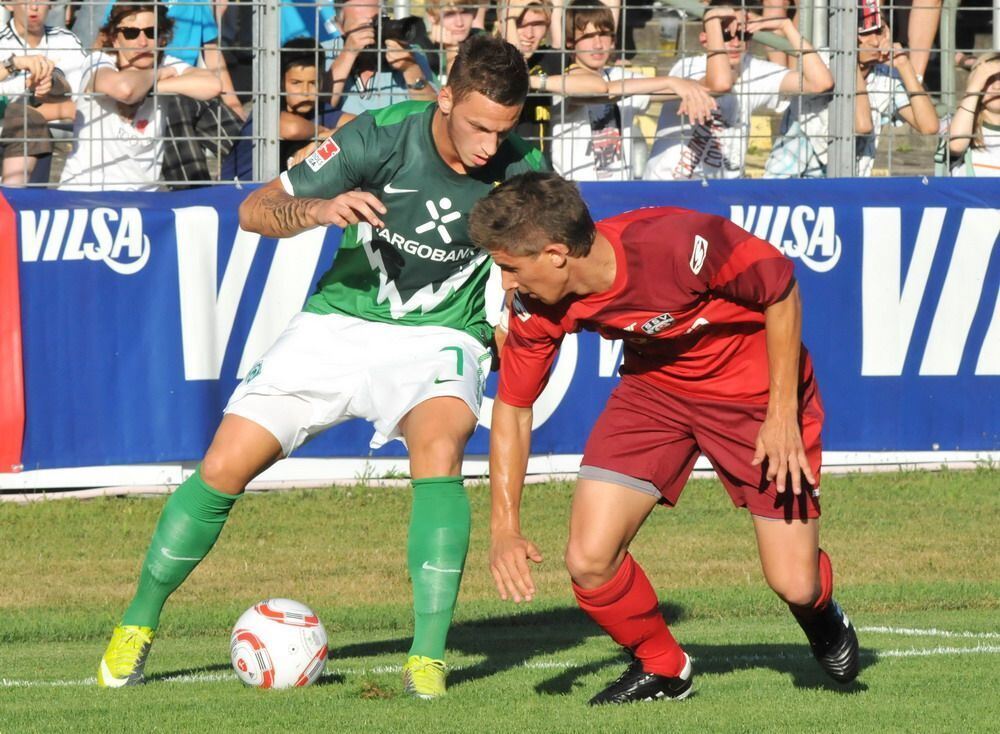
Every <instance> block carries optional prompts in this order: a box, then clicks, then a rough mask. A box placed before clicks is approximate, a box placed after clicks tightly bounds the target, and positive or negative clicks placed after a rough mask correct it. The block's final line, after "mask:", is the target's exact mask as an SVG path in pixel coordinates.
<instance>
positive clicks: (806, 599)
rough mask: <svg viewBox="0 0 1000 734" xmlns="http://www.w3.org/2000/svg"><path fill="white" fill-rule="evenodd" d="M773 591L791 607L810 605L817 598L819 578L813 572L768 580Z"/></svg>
mask: <svg viewBox="0 0 1000 734" xmlns="http://www.w3.org/2000/svg"><path fill="white" fill-rule="evenodd" d="M770 586H771V588H772V589H773V590H774V593H775V594H777V595H778V596H779V597H781V599H782V601H784V602H785V603H786V604H788V605H790V606H793V607H811V606H812V605H813V604H815V603H816V600H817V599H819V595H820V587H819V579H817V578H816V576H815V574H801V575H796V576H787V577H785V578H782V579H780V580H773V581H771V582H770Z"/></svg>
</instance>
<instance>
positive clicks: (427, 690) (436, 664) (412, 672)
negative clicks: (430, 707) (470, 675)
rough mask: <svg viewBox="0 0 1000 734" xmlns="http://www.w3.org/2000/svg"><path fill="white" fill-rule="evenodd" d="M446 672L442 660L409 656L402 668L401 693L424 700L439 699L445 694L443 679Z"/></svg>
mask: <svg viewBox="0 0 1000 734" xmlns="http://www.w3.org/2000/svg"><path fill="white" fill-rule="evenodd" d="M447 670H448V668H447V666H446V665H445V664H444V660H434V659H433V658H428V657H424V656H423V655H410V657H409V659H408V660H407V661H406V665H404V666H403V691H404V692H405V693H409V694H410V695H411V696H414V697H416V698H423V699H426V700H431V699H435V698H441V697H442V696H444V695H445V692H446V691H445V685H444V677H445V674H446V673H447Z"/></svg>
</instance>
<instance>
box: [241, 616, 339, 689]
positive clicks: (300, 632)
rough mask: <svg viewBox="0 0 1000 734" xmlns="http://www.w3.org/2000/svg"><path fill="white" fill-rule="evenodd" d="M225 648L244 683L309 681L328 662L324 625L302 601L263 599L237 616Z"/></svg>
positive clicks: (268, 684)
mask: <svg viewBox="0 0 1000 734" xmlns="http://www.w3.org/2000/svg"><path fill="white" fill-rule="evenodd" d="M229 652H230V658H231V660H232V661H233V670H235V671H236V675H237V677H238V678H239V679H240V680H241V681H243V682H244V683H246V684H247V685H248V686H254V687H256V688H292V687H294V686H308V685H309V684H310V683H312V682H314V681H315V680H316V679H317V678H319V676H320V675H321V674H322V673H323V668H324V667H326V630H325V629H323V625H322V623H321V622H320V621H319V617H317V616H316V615H315V614H314V613H313V611H312V610H311V609H310V608H309V607H307V606H306V605H305V604H300V603H299V602H297V601H292V600H291V599H267V600H265V601H262V602H260V603H259V604H254V605H253V606H252V607H250V608H249V609H247V610H246V611H245V612H243V614H241V615H240V618H239V619H238V620H236V626H235V627H234V628H233V634H232V636H231V637H230V638H229Z"/></svg>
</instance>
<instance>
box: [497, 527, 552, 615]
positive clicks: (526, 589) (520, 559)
mask: <svg viewBox="0 0 1000 734" xmlns="http://www.w3.org/2000/svg"><path fill="white" fill-rule="evenodd" d="M528 559H531V561H532V562H534V563H541V562H542V554H541V553H539V552H538V548H537V547H535V544H534V543H532V542H531V541H530V540H528V539H527V538H525V537H524V536H523V535H520V534H518V533H494V534H493V540H492V542H491V543H490V572H491V573H492V574H493V581H494V582H495V583H496V585H497V591H499V592H500V598H501V599H503V600H504V601H506V600H507V599H513V600H514V601H515V602H517V603H518V604H520V603H521V602H522V601H531V600H532V599H533V598H534V596H535V582H534V581H533V580H532V578H531V569H530V568H529V567H528Z"/></svg>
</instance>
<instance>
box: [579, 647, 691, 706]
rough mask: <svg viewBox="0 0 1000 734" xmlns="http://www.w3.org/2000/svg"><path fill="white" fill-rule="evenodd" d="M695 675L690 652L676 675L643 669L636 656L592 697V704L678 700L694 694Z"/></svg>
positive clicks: (685, 656)
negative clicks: (692, 688)
mask: <svg viewBox="0 0 1000 734" xmlns="http://www.w3.org/2000/svg"><path fill="white" fill-rule="evenodd" d="M692 677H693V676H692V675H691V658H689V657H688V656H687V654H685V655H684V669H683V670H682V671H681V674H680V675H679V676H678V677H676V678H668V677H667V676H665V675H657V674H656V673H647V672H646V671H644V670H643V669H642V661H641V660H638V659H635V660H633V661H632V664H631V665H629V666H628V668H627V669H626V670H625V672H624V673H622V674H621V675H620V676H619V677H618V680H616V681H615V682H614V683H612V684H611V685H610V686H608V687H607V688H605V689H604V690H603V691H601V692H600V693H598V694H597V695H596V696H594V697H593V698H592V699H590V705H591V706H602V705H604V704H606V703H632V702H633V701H658V700H660V699H663V698H672V699H674V700H677V701H679V700H681V699H682V698H687V697H688V696H689V695H690V694H691V685H692Z"/></svg>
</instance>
